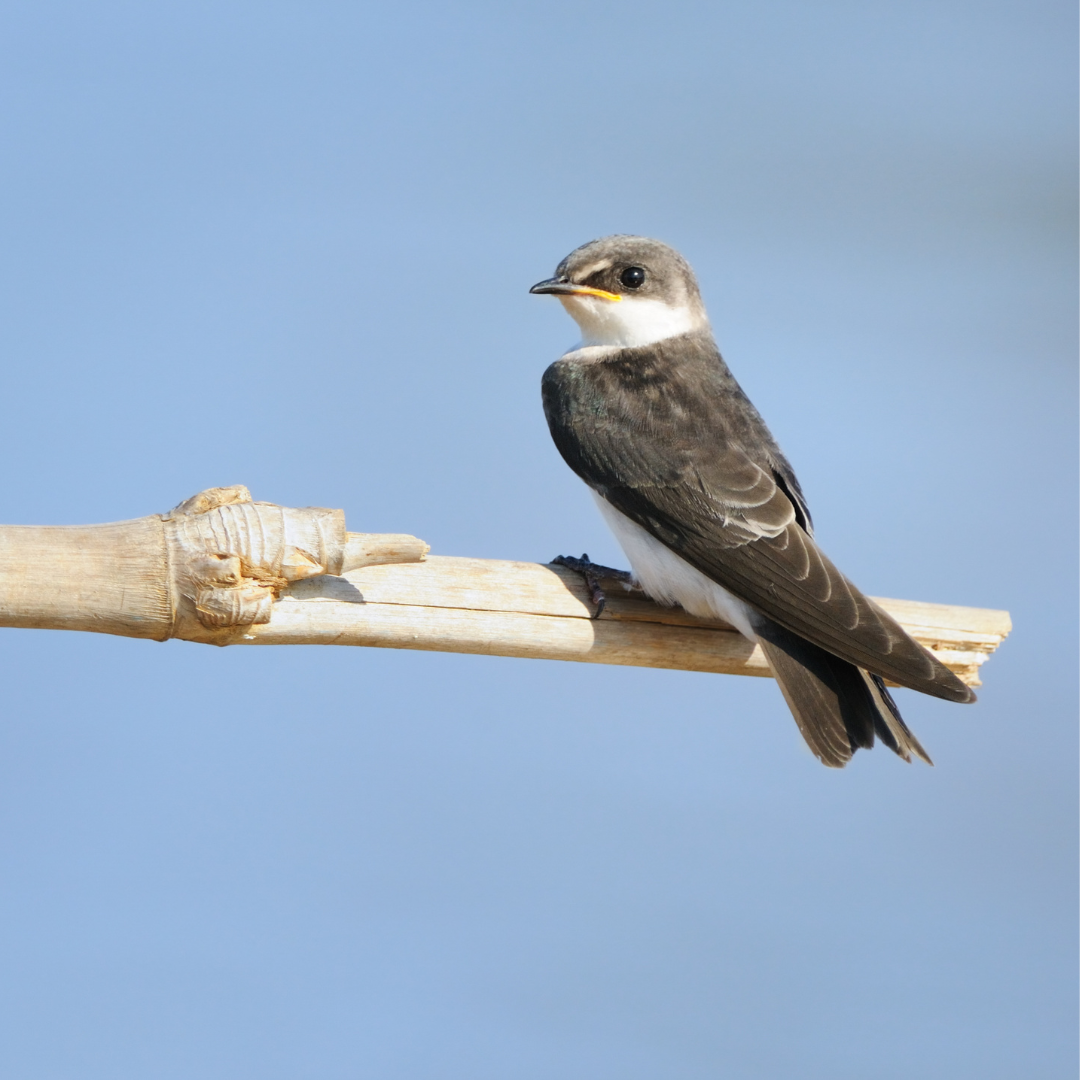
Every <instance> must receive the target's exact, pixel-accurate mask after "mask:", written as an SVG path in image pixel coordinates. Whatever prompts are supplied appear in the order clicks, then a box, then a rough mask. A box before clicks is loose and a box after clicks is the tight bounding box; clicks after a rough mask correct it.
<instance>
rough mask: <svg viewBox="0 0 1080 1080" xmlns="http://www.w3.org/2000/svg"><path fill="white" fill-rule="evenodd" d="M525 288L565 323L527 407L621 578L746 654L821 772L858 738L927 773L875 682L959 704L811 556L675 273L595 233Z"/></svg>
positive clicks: (757, 432)
mask: <svg viewBox="0 0 1080 1080" xmlns="http://www.w3.org/2000/svg"><path fill="white" fill-rule="evenodd" d="M529 291H530V292H532V293H535V294H539V295H547V296H555V297H557V298H558V300H559V301H560V302H561V303H562V305H563V307H564V308H565V309H566V311H567V312H568V313H569V314H570V316H571V317H572V318H573V319H574V321H575V322H576V323H577V324H578V327H579V328H580V330H581V341H580V343H578V344H577V345H575V346H574V347H573V348H571V349H570V350H569V351H568V352H567V353H565V354H564V355H563V356H561V357H560V358H559V359H558V360H556V361H555V362H554V363H553V364H552V365H551V366H550V367H548V369H547V370H546V371H545V372H544V375H543V378H542V382H541V390H542V397H543V405H544V413H545V416H546V417H547V422H548V427H549V429H550V432H551V436H552V439H553V440H554V442H555V446H556V447H557V449H558V451H559V453H560V454H561V455H562V457H563V459H564V460H565V461H566V463H567V464H568V465H569V466H570V468H571V469H572V470H573V471H574V472H575V473H577V475H578V476H579V477H580V478H581V479H582V480H584V482H585V483H586V484H587V485H588V486H589V488H590V489H591V490H592V494H593V496H594V498H595V499H596V503H597V506H598V507H599V509H600V512H601V514H602V515H603V517H604V519H605V521H606V523H607V525H608V526H609V527H610V529H611V531H612V532H613V533H614V534H615V537H616V539H617V540H618V542H619V544H620V546H621V547H622V550H623V552H624V554H625V555H626V557H627V559H628V560H629V562H630V566H631V568H632V578H633V580H634V582H635V583H636V584H637V585H639V587H640V588H641V589H642V591H644V592H645V594H646V595H648V596H649V597H650V598H651V599H652V600H654V601H656V602H657V603H660V604H664V605H674V604H677V605H679V606H681V607H682V608H683V609H685V610H686V611H687V612H689V613H690V614H692V615H696V616H701V617H703V618H709V619H719V620H723V621H724V622H726V623H728V624H729V625H731V626H733V627H734V628H735V629H736V630H738V631H739V632H740V633H741V634H743V635H744V636H745V637H746V638H748V639H749V640H750V641H752V642H755V643H757V644H758V645H760V647H761V649H762V651H763V653H764V655H765V659H766V660H767V662H768V665H769V667H770V669H771V671H772V674H773V676H774V677H775V679H776V681H777V683H778V684H779V686H780V690H781V692H782V693H783V696H784V698H785V700H786V702H787V705H788V707H789V708H790V710H791V713H792V715H793V716H794V718H795V722H796V724H797V725H798V728H799V731H800V732H801V733H802V736H803V738H804V739H805V740H806V743H807V745H808V746H809V748H810V750H811V751H812V752H813V753H814V755H815V756H816V757H817V758H818V759H819V760H820V761H821V762H822V763H823V764H824V765H827V766H830V767H832V768H842V767H843V766H845V765H846V764H847V763H848V762H849V761H850V760H851V758H852V756H853V755H854V753H855V751H856V750H858V749H860V748H867V749H868V748H870V747H872V746H873V745H874V741H875V736H876V737H877V738H878V739H880V740H881V742H882V743H884V744H885V745H886V746H887V747H889V748H890V749H891V750H893V751H894V752H895V753H896V754H898V755H899V756H900V757H901V758H903V759H904V760H905V761H907V762H910V761H911V760H912V757H918V758H920V759H921V760H923V761H925V762H926V763H927V764H928V765H932V764H933V762H932V761H931V760H930V756H929V755H928V754H927V752H926V751H925V750H924V749H923V747H922V745H921V744H920V743H919V740H918V739H917V738H916V737H915V735H914V734H913V733H912V732H911V730H910V729H909V728H908V726H907V724H906V723H905V722H904V720H903V718H902V716H901V715H900V710H899V709H898V707H897V705H896V702H895V701H894V699H893V696H892V694H891V693H890V692H889V690H888V688H887V686H886V684H885V680H886V679H888V680H890V681H891V682H893V683H896V684H899V685H900V686H906V687H909V688H911V689H913V690H918V691H921V692H922V693H924V694H929V695H931V696H933V697H937V698H943V699H945V700H946V701H955V702H972V701H974V700H975V695H974V693H973V692H972V690H971V689H970V687H968V686H967V685H965V684H964V683H963V682H962V681H961V680H960V679H959V678H957V676H956V675H954V674H953V673H952V672H951V671H950V670H949V669H948V668H947V667H945V665H944V664H942V663H941V661H940V660H938V659H937V657H935V656H934V655H933V653H931V652H930V650H928V649H926V648H924V647H923V646H922V645H920V644H919V643H918V642H916V641H915V640H914V639H913V638H912V637H910V636H909V635H908V634H907V632H906V631H905V630H904V629H903V628H902V627H901V626H900V625H899V623H897V622H896V621H895V620H894V619H893V618H892V617H891V616H890V615H889V614H887V613H886V612H885V611H884V610H883V609H882V608H881V607H880V606H879V605H878V604H876V603H875V602H874V601H873V600H871V599H869V598H868V597H867V596H865V595H863V593H862V592H860V591H859V589H858V588H856V587H855V585H854V584H852V582H851V581H849V580H848V579H847V578H846V577H845V576H844V575H843V574H842V573H841V572H840V571H839V570H838V569H837V568H836V567H835V566H834V565H833V563H832V562H830V560H829V559H828V557H827V556H826V555H825V554H824V552H822V550H821V549H820V548H819V547H818V545H817V543H816V541H815V540H814V526H813V521H812V519H811V516H810V510H809V507H808V506H807V501H806V498H805V496H804V495H803V491H802V488H801V487H800V485H799V481H798V479H797V478H796V476H795V471H794V470H793V469H792V467H791V465H790V463H789V462H788V460H787V458H786V457H785V456H784V454H783V453H782V451H781V450H780V447H779V445H778V444H777V442H776V440H775V439H774V438H773V436H772V434H771V432H770V431H769V429H768V427H766V425H765V422H764V420H762V418H761V416H760V414H759V413H758V411H757V409H756V408H755V407H754V406H753V404H752V403H751V402H750V399H749V398H748V397H747V396H746V394H745V393H744V392H743V390H742V388H741V387H740V386H739V384H738V382H736V380H735V377H734V376H733V375H732V373H731V371H730V370H729V368H728V366H727V364H726V363H725V362H724V359H723V358H722V356H721V355H720V351H719V349H718V348H717V345H716V342H715V340H714V338H713V332H712V329H711V327H710V324H709V319H708V316H707V314H706V311H705V305H704V303H703V302H702V299H701V292H700V290H699V287H698V283H697V279H696V277H695V275H694V272H693V270H692V269H691V267H690V265H689V263H688V262H687V261H686V260H685V259H684V258H683V257H682V256H681V255H680V254H679V253H678V252H677V251H675V249H674V248H672V247H669V246H668V245H667V244H665V243H662V242H661V241H659V240H653V239H649V238H647V237H642V236H630V235H616V236H606V237H603V238H601V239H598V240H592V241H590V242H589V243H587V244H583V245H582V246H581V247H579V248H577V249H575V250H574V251H572V252H571V253H570V254H569V255H567V256H566V258H565V259H563V260H562V262H560V263H559V265H558V267H557V268H556V270H555V276H554V277H551V278H547V279H545V280H544V281H540V282H537V284H535V285H533V286H532V288H531V289H530V290H529ZM564 562H565V563H566V564H567V565H572V566H574V568H576V569H579V570H582V571H583V572H586V573H587V572H588V570H589V568H590V566H591V564H590V563H589V562H588V556H584V557H583V561H582V560H564ZM593 580H595V579H593ZM601 601H602V597H601Z"/></svg>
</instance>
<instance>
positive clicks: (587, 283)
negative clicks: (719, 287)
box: [529, 236, 709, 348]
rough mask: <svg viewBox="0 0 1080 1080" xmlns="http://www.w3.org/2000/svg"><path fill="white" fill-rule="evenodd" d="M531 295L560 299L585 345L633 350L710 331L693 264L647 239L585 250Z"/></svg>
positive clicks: (609, 240)
mask: <svg viewBox="0 0 1080 1080" xmlns="http://www.w3.org/2000/svg"><path fill="white" fill-rule="evenodd" d="M529 292H533V293H541V294H546V295H551V296H557V297H558V298H559V300H561V301H562V305H563V307H564V308H566V310H567V311H568V312H569V313H570V315H571V317H572V318H573V319H574V321H575V322H576V323H577V324H578V326H580V327H581V335H582V342H581V343H582V345H608V346H619V347H622V348H633V347H635V346H639V345H651V344H652V343H653V342H654V341H662V340H663V339H664V338H669V337H675V336H677V335H679V334H686V333H690V332H692V331H694V330H701V329H705V328H707V327H708V325H709V321H708V318H707V316H706V314H705V305H704V304H703V303H702V302H701V294H700V292H699V291H698V285H697V279H696V278H695V277H694V271H693V270H691V269H690V264H689V263H688V262H687V261H686V260H685V259H684V258H683V257H682V256H681V255H680V254H679V253H678V252H677V251H675V249H674V248H670V247H668V246H667V244H662V243H661V242H660V241H659V240H649V239H648V238H647V237H644V236H605V237H603V238H602V239H600V240H592V241H590V242H589V243H587V244H583V245H582V246H581V247H579V248H578V249H577V250H576V251H572V252H570V254H569V255H567V256H566V258H565V259H563V261H562V262H561V263H559V265H558V267H557V268H556V270H555V276H554V277H553V278H548V279H547V280H546V281H540V282H537V284H535V285H534V286H533V287H532V288H531V289H530V290H529Z"/></svg>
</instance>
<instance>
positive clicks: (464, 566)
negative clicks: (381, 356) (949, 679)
mask: <svg viewBox="0 0 1080 1080" xmlns="http://www.w3.org/2000/svg"><path fill="white" fill-rule="evenodd" d="M427 550H428V549H427V545H426V544H424V543H423V541H421V540H417V539H416V537H412V536H405V535H398V534H375V533H347V532H346V531H345V519H344V515H343V514H342V512H341V511H340V510H326V509H323V508H318V507H315V508H311V507H309V508H307V509H303V510H297V509H290V508H285V507H280V506H275V505H273V504H270V503H255V502H252V500H251V496H250V494H249V493H248V491H247V489H246V488H243V487H234V488H212V489H209V490H208V491H205V492H201V493H200V494H199V495H197V496H195V497H194V498H193V499H189V500H187V502H185V503H182V504H181V505H180V506H178V507H177V508H176V509H175V510H173V511H171V512H170V513H169V514H164V515H153V516H151V517H147V518H138V519H136V520H134V521H128V522H116V523H113V524H110V525H92V526H52V527H36V526H0V626H20V627H40V628H47V629H72V630H92V631H98V632H102V633H110V634H121V635H126V636H130V637H148V638H155V639H157V640H164V639H166V638H169V637H177V638H182V639H185V640H189V641H200V642H206V643H208V644H216V645H233V644H247V645H301V644H306V645H312V644H315V645H366V646H373V647H381V648H399V649H426V650H438V651H446V652H462V653H483V654H487V655H497V656H518V657H534V658H542V659H550V660H578V661H585V662H589V663H603V664H628V665H636V666H642V667H660V668H675V669H679V670H685V671H706V672H717V673H722V674H735V675H757V676H768V675H769V669H768V666H767V665H766V663H765V660H764V657H763V656H762V654H761V651H760V649H758V648H756V647H755V646H754V645H753V644H752V643H751V642H749V641H747V640H746V639H745V638H743V637H742V636H741V635H740V634H738V633H737V632H736V631H735V630H733V629H732V628H731V627H730V626H727V625H726V624H725V623H722V622H712V621H708V620H704V619H697V618H695V617H694V616H692V615H688V614H686V612H684V611H682V610H681V609H679V608H664V607H660V606H658V605H656V604H654V603H652V602H651V601H650V600H648V599H647V598H646V597H645V596H644V595H643V594H641V593H640V592H638V591H636V590H628V589H626V588H625V587H624V586H623V585H621V584H620V583H618V582H615V581H609V582H606V583H605V591H606V593H607V596H608V602H607V605H606V607H605V609H604V612H603V615H602V616H601V617H600V618H599V619H594V618H593V617H592V616H593V608H592V604H591V602H590V600H589V597H588V594H587V591H586V588H585V585H584V582H583V581H582V579H581V577H580V576H579V575H578V574H575V573H573V572H572V571H570V570H567V569H565V568H563V567H561V566H551V565H546V564H539V563H524V562H504V561H497V560H487V559H463V558H447V557H440V556H433V557H425V556H426V552H427ZM878 603H880V604H881V606H882V607H884V608H885V609H886V610H887V611H889V612H890V613H891V614H892V615H893V616H894V617H895V618H897V619H898V620H899V621H900V623H901V624H902V625H903V626H904V627H905V628H906V629H907V630H908V632H909V633H911V634H912V636H913V637H915V639H916V640H917V641H919V642H921V643H922V644H923V645H925V646H926V647H927V648H929V649H932V650H933V651H934V652H935V654H936V655H937V656H938V657H939V658H940V659H941V660H942V662H943V663H945V664H946V665H947V666H948V667H950V668H951V669H952V670H953V671H955V672H956V673H957V674H958V675H959V676H960V678H962V679H963V680H964V681H965V682H967V683H968V684H969V685H972V686H978V685H979V669H980V666H981V665H982V664H983V663H984V662H985V660H986V659H987V658H988V657H989V656H990V654H991V653H992V652H993V651H994V650H995V649H996V648H997V647H998V645H1000V644H1001V642H1002V641H1003V640H1004V638H1005V636H1006V635H1007V634H1008V633H1009V630H1010V629H1011V622H1010V620H1009V615H1008V613H1007V612H1003V611H992V610H987V609H982V608H968V607H955V606H950V605H943V604H928V603H922V602H917V601H910V600H886V599H880V600H878Z"/></svg>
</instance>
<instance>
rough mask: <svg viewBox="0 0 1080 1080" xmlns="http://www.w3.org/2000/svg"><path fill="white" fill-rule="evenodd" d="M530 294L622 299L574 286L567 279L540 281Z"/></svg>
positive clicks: (586, 286) (606, 293)
mask: <svg viewBox="0 0 1080 1080" xmlns="http://www.w3.org/2000/svg"><path fill="white" fill-rule="evenodd" d="M529 292H531V293H538V294H540V295H545V294H546V295H548V296H599V297H600V299H601V300H621V299H622V297H621V296H620V295H619V294H618V293H613V292H605V291H604V290H603V289H593V288H590V287H589V286H588V285H574V284H573V283H572V282H569V281H567V280H566V279H565V278H548V279H547V281H538V282H537V283H536V284H535V285H534V286H533V287H532V288H531V289H530V290H529Z"/></svg>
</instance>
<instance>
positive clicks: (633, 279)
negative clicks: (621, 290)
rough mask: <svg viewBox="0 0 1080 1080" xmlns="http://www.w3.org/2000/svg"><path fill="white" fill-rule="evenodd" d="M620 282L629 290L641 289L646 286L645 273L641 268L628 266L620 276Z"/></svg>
mask: <svg viewBox="0 0 1080 1080" xmlns="http://www.w3.org/2000/svg"><path fill="white" fill-rule="evenodd" d="M619 280H620V281H621V282H622V283H623V284H624V285H625V286H626V287H627V288H628V289H640V288H641V286H642V285H644V284H645V271H644V270H642V269H641V267H640V266H628V267H627V268H626V269H625V270H624V271H623V272H622V273H621V274H620V275H619Z"/></svg>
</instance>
